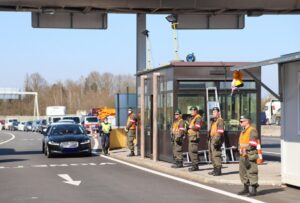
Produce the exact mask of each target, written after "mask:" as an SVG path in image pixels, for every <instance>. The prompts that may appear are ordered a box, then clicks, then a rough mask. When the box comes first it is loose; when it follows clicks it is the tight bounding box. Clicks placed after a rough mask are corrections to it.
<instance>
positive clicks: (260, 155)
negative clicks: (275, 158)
mask: <svg viewBox="0 0 300 203" xmlns="http://www.w3.org/2000/svg"><path fill="white" fill-rule="evenodd" d="M256 149H257V153H258V159H257V160H256V163H257V164H258V165H261V164H263V163H264V159H263V156H262V150H261V145H260V140H257V146H256Z"/></svg>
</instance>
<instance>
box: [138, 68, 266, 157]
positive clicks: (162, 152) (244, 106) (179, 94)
mask: <svg viewBox="0 0 300 203" xmlns="http://www.w3.org/2000/svg"><path fill="white" fill-rule="evenodd" d="M240 64H246V63H218V62H205V63H204V62H193V63H189V62H173V63H171V64H169V65H167V66H164V67H159V68H156V69H151V70H147V71H143V72H139V73H138V74H137V77H138V80H137V81H138V84H137V85H138V109H139V112H141V111H142V109H141V91H144V95H145V98H144V102H145V103H144V105H145V109H144V113H145V114H144V115H145V119H144V135H145V155H146V156H147V157H152V153H153V151H152V150H153V137H152V135H153V125H154V123H153V111H154V109H153V103H154V102H157V109H156V111H157V114H156V115H157V118H156V119H157V142H158V149H157V150H158V152H157V153H158V159H159V160H164V161H172V160H173V156H172V146H171V142H170V128H171V125H172V122H173V118H174V116H173V114H174V113H173V112H175V110H176V109H180V110H181V112H182V114H183V118H184V119H186V118H187V117H188V116H189V113H190V112H189V109H190V107H191V106H197V107H198V108H199V109H200V110H201V111H202V112H201V113H202V117H203V119H204V121H205V123H207V116H206V113H207V112H206V111H207V110H206V109H207V99H208V98H206V88H208V87H216V88H217V92H218V97H219V101H220V108H221V115H222V118H223V119H224V121H225V144H226V147H232V146H237V145H238V137H239V134H240V130H241V129H240V127H239V117H240V116H241V115H250V116H251V118H252V123H253V124H254V126H255V127H256V128H257V129H258V131H259V132H260V126H259V118H258V116H259V112H260V92H261V90H260V86H259V85H258V84H256V82H255V81H254V80H253V79H252V78H251V77H249V76H248V75H246V74H245V73H244V87H242V88H240V89H239V91H238V92H236V93H235V94H234V95H233V96H231V81H232V72H230V71H229V68H230V67H232V66H236V65H240ZM153 73H159V76H158V78H157V86H156V88H157V101H153V88H155V87H153ZM251 73H252V74H254V75H255V76H256V77H257V78H258V79H260V77H261V73H260V67H258V68H254V69H251ZM142 75H145V76H147V78H146V79H145V82H144V84H145V86H144V88H143V89H142V88H141V83H140V78H141V76H142ZM211 96H212V95H209V97H211ZM141 125H143V124H141ZM140 133H141V132H140V130H139V132H138V136H140ZM200 134H201V141H200V144H199V150H206V149H207V134H208V133H207V125H205V124H204V125H203V126H202V129H201V132H200ZM184 151H185V152H187V151H188V149H187V139H186V141H185V146H184Z"/></svg>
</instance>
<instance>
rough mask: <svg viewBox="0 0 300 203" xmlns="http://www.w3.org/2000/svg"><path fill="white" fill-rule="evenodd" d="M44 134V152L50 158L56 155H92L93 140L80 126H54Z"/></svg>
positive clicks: (49, 127) (58, 124) (69, 124)
mask: <svg viewBox="0 0 300 203" xmlns="http://www.w3.org/2000/svg"><path fill="white" fill-rule="evenodd" d="M43 134H44V138H43V142H42V150H43V153H44V154H45V155H46V156H47V157H48V158H50V157H52V156H53V155H54V154H79V153H83V154H86V155H89V156H90V155H92V148H91V140H90V138H89V136H88V135H87V134H86V131H85V130H84V128H83V127H82V126H80V125H78V124H71V123H68V124H67V123H56V124H52V125H50V126H48V128H47V130H46V132H43Z"/></svg>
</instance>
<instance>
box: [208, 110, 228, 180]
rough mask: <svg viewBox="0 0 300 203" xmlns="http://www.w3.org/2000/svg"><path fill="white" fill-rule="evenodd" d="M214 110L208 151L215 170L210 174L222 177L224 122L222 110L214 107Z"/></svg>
mask: <svg viewBox="0 0 300 203" xmlns="http://www.w3.org/2000/svg"><path fill="white" fill-rule="evenodd" d="M212 110H213V118H212V122H211V125H210V132H209V139H208V151H209V156H210V160H211V162H212V165H213V167H214V169H213V171H211V172H209V173H208V174H209V175H213V176H220V175H222V171H221V168H222V159H221V155H222V151H221V146H222V140H223V134H224V120H223V119H222V118H221V115H220V109H219V108H218V107H214V108H213V109H212Z"/></svg>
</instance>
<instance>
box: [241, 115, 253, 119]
mask: <svg viewBox="0 0 300 203" xmlns="http://www.w3.org/2000/svg"><path fill="white" fill-rule="evenodd" d="M241 119H246V120H251V117H250V116H247V115H242V116H241V117H240V120H241Z"/></svg>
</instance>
